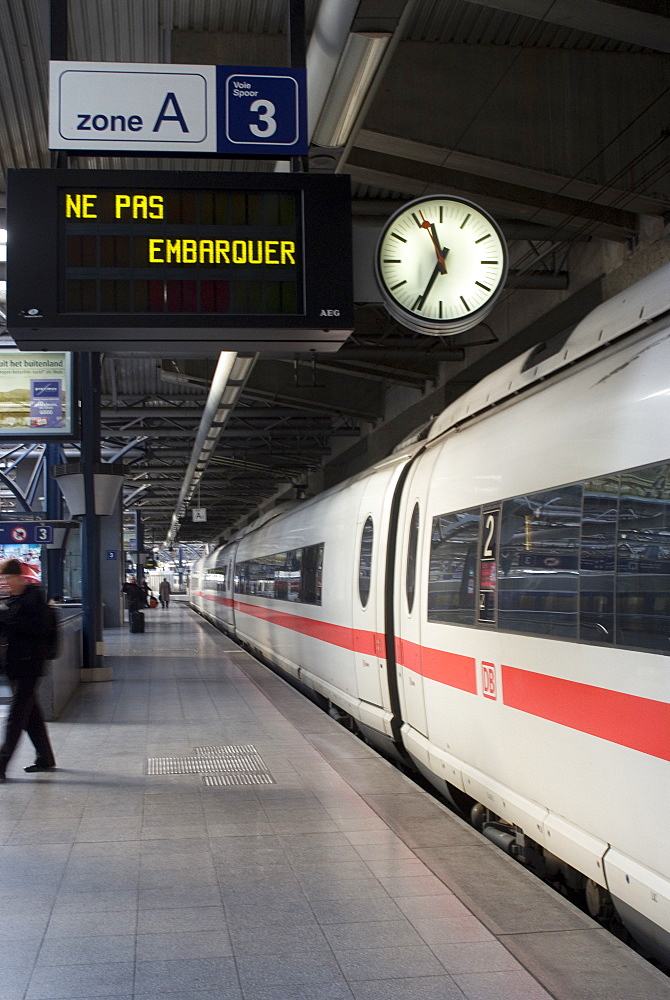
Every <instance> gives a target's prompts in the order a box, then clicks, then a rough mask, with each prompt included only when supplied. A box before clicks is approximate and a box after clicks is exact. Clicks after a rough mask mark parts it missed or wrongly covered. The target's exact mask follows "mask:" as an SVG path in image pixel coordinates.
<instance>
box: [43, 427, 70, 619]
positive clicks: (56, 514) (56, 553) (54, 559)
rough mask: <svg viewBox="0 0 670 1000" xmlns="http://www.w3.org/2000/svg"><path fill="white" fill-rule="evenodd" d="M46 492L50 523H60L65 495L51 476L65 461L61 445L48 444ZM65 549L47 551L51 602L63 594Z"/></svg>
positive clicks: (47, 589)
mask: <svg viewBox="0 0 670 1000" xmlns="http://www.w3.org/2000/svg"><path fill="white" fill-rule="evenodd" d="M44 457H45V463H46V477H45V478H46V492H45V494H44V498H45V511H46V516H47V520H48V521H60V520H61V519H62V517H63V495H62V493H61V491H60V487H59V486H58V482H57V481H56V480H55V479H54V478H53V477H52V476H51V469H52V468H53V466H54V465H60V464H61V463H62V461H63V449H62V447H61V446H60V445H59V444H48V445H47V446H46V451H45V456H44ZM64 555H65V553H64V550H63V549H47V550H46V593H47V597H48V598H49V600H51V598H52V597H57V596H62V594H63V556H64Z"/></svg>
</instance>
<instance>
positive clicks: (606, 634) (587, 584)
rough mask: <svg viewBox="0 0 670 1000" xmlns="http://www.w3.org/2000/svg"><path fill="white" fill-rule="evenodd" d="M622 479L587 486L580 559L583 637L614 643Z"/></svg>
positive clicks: (592, 640) (581, 636)
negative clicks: (617, 548)
mask: <svg viewBox="0 0 670 1000" xmlns="http://www.w3.org/2000/svg"><path fill="white" fill-rule="evenodd" d="M618 509H619V477H618V476H607V477H603V478H602V479H594V480H591V481H588V482H586V483H584V506H583V510H582V545H581V552H580V558H579V638H580V639H582V640H583V641H585V642H614V591H615V585H614V579H615V577H614V569H615V563H616V530H617V515H618Z"/></svg>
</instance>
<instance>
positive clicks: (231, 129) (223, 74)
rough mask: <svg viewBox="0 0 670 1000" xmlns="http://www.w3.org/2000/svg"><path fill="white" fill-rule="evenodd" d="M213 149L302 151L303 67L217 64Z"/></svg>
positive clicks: (304, 151)
mask: <svg viewBox="0 0 670 1000" xmlns="http://www.w3.org/2000/svg"><path fill="white" fill-rule="evenodd" d="M216 98H217V151H218V152H219V153H226V154H228V155H229V156H272V157H278V156H284V157H285V156H306V155H307V151H308V148H309V143H308V141H307V92H306V72H305V70H304V69H281V68H274V67H272V68H271V67H262V68H258V67H249V66H246V67H245V66H217V67H216Z"/></svg>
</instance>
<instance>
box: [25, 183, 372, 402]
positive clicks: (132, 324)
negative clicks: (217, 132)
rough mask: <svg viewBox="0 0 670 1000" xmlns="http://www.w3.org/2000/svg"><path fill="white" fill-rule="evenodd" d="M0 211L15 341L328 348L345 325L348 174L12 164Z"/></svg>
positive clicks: (87, 346) (86, 346)
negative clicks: (3, 209) (6, 236)
mask: <svg viewBox="0 0 670 1000" xmlns="http://www.w3.org/2000/svg"><path fill="white" fill-rule="evenodd" d="M7 225H8V229H9V230H10V232H11V241H10V246H9V251H8V260H7V275H8V280H7V327H8V329H9V330H10V332H11V334H12V336H13V337H14V340H15V342H16V344H17V345H18V347H19V348H20V349H21V350H22V351H25V350H30V349H32V350H69V351H75V350H79V351H98V350H103V351H108V350H123V351H127V352H129V353H131V354H132V353H139V352H143V351H144V352H153V353H156V352H157V351H165V350H166V349H167V345H168V343H169V351H170V354H171V356H179V353H180V352H181V354H182V355H185V356H187V357H188V356H193V355H194V354H196V353H197V352H198V351H201V352H202V351H205V350H207V351H211V352H212V353H214V352H215V353H216V354H217V355H218V353H219V351H221V350H226V349H232V350H236V351H247V350H253V351H257V350H259V349H260V350H273V351H279V352H281V351H289V352H291V353H294V352H295V351H296V350H303V351H308V350H319V351H332V350H337V348H338V347H339V346H340V344H341V343H342V342H343V341H344V340H346V338H347V337H348V336H349V333H350V332H351V330H352V329H353V326H354V304H353V281H352V265H351V191H350V182H349V178H348V177H347V176H345V175H332V174H330V175H329V174H308V173H305V174H300V173H294V174H285V173H270V172H260V171H259V172H252V173H233V172H223V171H222V172H219V173H206V172H198V173H191V172H188V171H175V172H173V171H167V170H165V171H150V170H10V171H8V180H7ZM175 352H177V353H176V354H175ZM10 367H11V366H10ZM42 374H43V373H42V371H39V370H38V369H37V368H36V369H35V372H34V376H35V378H38V376H39V378H41V377H42ZM38 388H39V391H40V392H41V393H42V396H41V399H40V403H39V405H40V407H41V408H42V410H43V413H42V415H41V417H40V419H46V420H54V419H55V418H56V417H55V415H56V413H57V410H58V398H57V396H56V395H52V396H49V395H48V393H47V388H48V387H47V386H42V387H41V388H40V387H36V388H35V392H37V391H38ZM45 393H46V398H45V396H44V394H45ZM35 406H37V400H36V401H35Z"/></svg>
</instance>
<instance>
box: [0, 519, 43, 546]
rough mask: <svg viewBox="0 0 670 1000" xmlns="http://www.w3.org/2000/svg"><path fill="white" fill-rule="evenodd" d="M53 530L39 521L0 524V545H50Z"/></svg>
mask: <svg viewBox="0 0 670 1000" xmlns="http://www.w3.org/2000/svg"><path fill="white" fill-rule="evenodd" d="M53 534H54V529H53V525H51V524H43V523H42V522H40V521H25V522H19V523H16V522H12V521H2V522H0V545H51V544H52V542H53V540H54V539H53Z"/></svg>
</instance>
